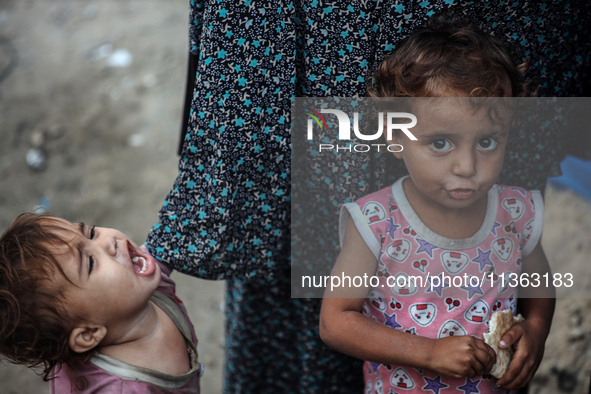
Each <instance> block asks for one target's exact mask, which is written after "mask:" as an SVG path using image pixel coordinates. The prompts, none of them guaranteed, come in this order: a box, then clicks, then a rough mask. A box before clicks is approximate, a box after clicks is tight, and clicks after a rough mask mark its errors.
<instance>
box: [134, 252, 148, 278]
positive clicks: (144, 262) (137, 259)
mask: <svg viewBox="0 0 591 394" xmlns="http://www.w3.org/2000/svg"><path fill="white" fill-rule="evenodd" d="M140 259H141V260H142V269H141V270H140V274H143V273H144V272H146V259H145V258H143V257H138V256H136V257H134V258H133V259H131V261H132V262H134V263H137V262H139V261H140Z"/></svg>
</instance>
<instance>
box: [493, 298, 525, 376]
mask: <svg viewBox="0 0 591 394" xmlns="http://www.w3.org/2000/svg"><path fill="white" fill-rule="evenodd" d="M523 320H524V319H523V316H521V315H517V316H513V312H511V309H505V310H504V311H501V310H498V311H496V312H494V313H493V314H492V316H491V317H490V321H489V322H488V333H486V334H484V342H486V344H487V345H488V346H490V347H492V348H493V350H494V351H495V353H496V354H497V362H496V363H495V365H493V368H492V370H491V371H490V374H491V375H492V376H494V377H495V378H497V379H500V378H501V376H503V375H504V374H505V372H506V371H507V368H508V367H509V363H510V362H511V358H512V357H513V348H511V347H510V348H508V349H501V348H499V341H500V340H501V338H502V337H503V335H504V334H505V333H506V332H507V331H509V329H510V328H511V327H513V325H515V324H517V323H519V322H522V321H523Z"/></svg>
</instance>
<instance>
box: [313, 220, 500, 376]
mask: <svg viewBox="0 0 591 394" xmlns="http://www.w3.org/2000/svg"><path fill="white" fill-rule="evenodd" d="M376 267H377V261H376V258H375V256H374V255H373V253H372V252H371V251H370V250H369V248H368V247H367V245H366V244H365V242H364V241H363V239H362V238H361V235H360V234H359V232H358V231H357V229H356V228H355V226H354V225H353V224H352V222H350V223H349V225H348V227H347V233H346V235H345V242H344V245H343V249H342V251H341V253H340V255H339V258H338V259H337V263H336V264H335V267H334V269H333V275H339V276H340V275H341V273H345V275H349V276H351V277H352V276H353V275H361V276H363V275H364V274H367V275H368V276H371V275H374V274H375V272H376ZM346 290H351V291H348V292H346ZM346 290H345V289H339V290H338V291H332V292H331V291H330V290H327V292H326V293H325V298H324V300H323V302H322V308H321V311H320V336H321V337H322V340H323V341H324V342H325V343H326V344H327V345H329V346H330V347H332V348H334V349H336V350H338V351H340V352H343V353H346V354H349V355H351V356H354V357H357V358H360V359H362V360H370V361H373V362H379V363H383V364H395V365H405V366H409V367H415V368H428V369H431V370H434V371H436V372H438V373H441V374H443V375H446V376H452V377H466V376H469V377H473V376H478V375H482V374H486V373H488V372H489V371H490V369H491V368H492V366H493V364H494V363H495V361H496V356H495V353H494V351H493V350H492V349H491V348H490V347H489V346H488V345H487V344H485V343H484V341H482V340H480V339H478V338H474V337H472V336H456V337H448V338H444V339H431V338H426V337H422V336H419V335H412V334H408V333H405V332H402V331H399V330H395V329H392V328H390V327H387V326H385V325H382V324H380V323H377V322H375V321H374V320H372V319H371V318H369V317H367V316H365V315H363V314H362V313H361V309H362V306H363V302H364V300H365V297H366V296H367V292H368V290H369V289H367V288H364V289H346ZM341 296H343V297H347V298H334V297H341Z"/></svg>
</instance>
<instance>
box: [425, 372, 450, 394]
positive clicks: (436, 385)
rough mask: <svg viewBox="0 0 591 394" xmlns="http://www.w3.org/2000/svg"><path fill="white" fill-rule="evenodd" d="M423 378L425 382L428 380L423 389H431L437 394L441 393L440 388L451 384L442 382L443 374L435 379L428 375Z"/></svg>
mask: <svg viewBox="0 0 591 394" xmlns="http://www.w3.org/2000/svg"><path fill="white" fill-rule="evenodd" d="M423 379H425V382H427V385H426V386H425V387H423V391H424V390H431V391H433V392H434V393H435V394H439V390H441V389H445V388H448V387H449V385H447V384H445V383H441V376H438V377H436V378H435V379H429V378H428V377H426V376H424V377H423Z"/></svg>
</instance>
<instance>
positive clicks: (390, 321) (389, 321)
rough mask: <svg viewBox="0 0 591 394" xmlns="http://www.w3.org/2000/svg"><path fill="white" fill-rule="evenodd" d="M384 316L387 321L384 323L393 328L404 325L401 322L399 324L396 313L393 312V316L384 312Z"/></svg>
mask: <svg viewBox="0 0 591 394" xmlns="http://www.w3.org/2000/svg"><path fill="white" fill-rule="evenodd" d="M384 317H385V318H386V322H385V323H384V324H385V325H386V326H388V327H392V328H399V327H402V326H401V325H400V324H398V322H397V321H396V313H393V314H392V316H389V315H387V314H386V313H384Z"/></svg>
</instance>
